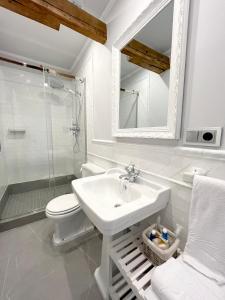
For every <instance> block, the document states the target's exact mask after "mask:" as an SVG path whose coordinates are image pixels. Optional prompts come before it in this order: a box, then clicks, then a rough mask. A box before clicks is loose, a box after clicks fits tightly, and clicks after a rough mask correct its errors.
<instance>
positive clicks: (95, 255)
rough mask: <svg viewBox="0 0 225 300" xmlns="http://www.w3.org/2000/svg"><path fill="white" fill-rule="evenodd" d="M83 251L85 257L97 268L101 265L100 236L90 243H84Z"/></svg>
mask: <svg viewBox="0 0 225 300" xmlns="http://www.w3.org/2000/svg"><path fill="white" fill-rule="evenodd" d="M81 249H82V251H83V252H84V253H85V255H87V256H88V257H89V258H90V259H91V260H92V262H93V263H94V264H95V266H96V267H98V266H99V265H100V263H101V251H102V239H101V237H100V235H96V236H94V237H93V238H92V239H90V240H89V241H87V242H85V243H83V244H82V245H81Z"/></svg>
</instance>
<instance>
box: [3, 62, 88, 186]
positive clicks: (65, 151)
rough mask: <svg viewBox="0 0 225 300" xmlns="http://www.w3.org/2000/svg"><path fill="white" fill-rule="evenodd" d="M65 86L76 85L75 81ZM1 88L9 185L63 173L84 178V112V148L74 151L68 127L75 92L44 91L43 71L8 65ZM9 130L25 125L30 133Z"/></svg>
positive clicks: (4, 147)
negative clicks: (11, 132) (81, 164)
mask: <svg viewBox="0 0 225 300" xmlns="http://www.w3.org/2000/svg"><path fill="white" fill-rule="evenodd" d="M64 84H65V85H67V86H68V87H69V88H72V89H74V87H72V86H70V85H72V84H74V83H72V82H71V81H64ZM0 90H1V94H0V109H1V125H0V127H1V131H2V136H3V137H2V139H3V151H4V153H5V161H6V162H7V169H8V184H12V183H19V182H26V181H32V180H39V179H47V178H49V174H50V175H51V176H63V175H69V174H74V172H75V174H76V175H77V176H79V175H80V164H78V161H79V160H82V161H83V159H84V158H83V156H84V150H83V149H84V143H85V140H84V126H83V118H84V116H83V115H82V116H81V123H82V126H81V137H82V141H81V145H80V148H81V149H80V151H78V153H76V154H74V152H73V146H74V138H73V136H72V132H71V131H70V130H69V128H70V127H71V126H72V119H73V116H74V109H73V108H74V106H73V105H74V101H75V100H74V98H73V97H74V96H72V95H71V94H70V93H66V92H64V91H63V90H57V89H51V88H46V90H45V92H44V88H43V75H42V74H41V73H40V72H28V71H26V70H25V69H16V68H13V67H11V66H10V67H9V66H3V65H1V66H0ZM9 129H24V130H25V133H24V134H9V132H8V130H9ZM52 144H53V151H52ZM76 150H77V149H75V151H76ZM80 153H82V155H80V156H79V154H80ZM0 155H1V153H0ZM78 156H79V157H78ZM81 156H82V157H81ZM77 164H78V166H77ZM75 167H76V168H75ZM2 169H3V168H2V167H0V170H1V173H2V172H4V171H2ZM53 172H54V174H53ZM1 175H2V174H1ZM2 177H3V175H2V176H0V178H1V181H2Z"/></svg>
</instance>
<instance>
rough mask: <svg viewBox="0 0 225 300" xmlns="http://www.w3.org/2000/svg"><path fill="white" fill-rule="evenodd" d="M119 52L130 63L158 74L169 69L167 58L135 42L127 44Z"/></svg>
mask: <svg viewBox="0 0 225 300" xmlns="http://www.w3.org/2000/svg"><path fill="white" fill-rule="evenodd" d="M121 52H122V53H123V54H126V55H127V56H128V57H129V61H130V62H132V63H134V64H136V65H139V66H141V67H142V68H145V69H148V70H151V71H153V72H156V73H158V74H160V73H162V72H164V71H166V70H168V69H169V68H170V59H169V57H168V56H166V55H164V54H161V53H160V52H158V51H156V50H154V49H152V48H150V47H148V46H146V45H144V44H142V43H141V42H139V41H137V40H132V41H131V42H129V43H128V44H127V45H126V46H125V47H124V48H123V49H122V50H121ZM160 70H161V71H160Z"/></svg>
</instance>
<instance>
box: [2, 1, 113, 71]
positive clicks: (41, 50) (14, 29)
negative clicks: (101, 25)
mask: <svg viewBox="0 0 225 300" xmlns="http://www.w3.org/2000/svg"><path fill="white" fill-rule="evenodd" d="M109 2H110V0H82V8H83V9H84V10H86V11H87V12H89V13H91V14H92V15H94V16H96V17H98V18H100V17H101V15H102V13H103V12H104V10H105V9H106V7H107V5H108V4H109ZM87 40H88V38H86V37H85V36H82V35H81V34H79V33H77V32H75V31H73V30H71V29H69V28H67V27H65V26H61V27H60V30H59V31H56V30H54V29H51V28H49V27H47V26H44V25H42V24H40V23H38V22H35V21H33V20H30V19H28V18H26V17H23V16H20V15H18V14H16V13H13V12H11V11H9V10H7V9H4V8H2V7H0V52H1V53H3V54H11V55H16V56H21V57H24V58H27V59H30V60H32V61H36V62H39V63H42V64H47V65H51V66H54V67H58V68H61V69H65V70H70V69H71V67H72V65H73V63H74V61H75V60H76V58H77V57H78V55H79V54H80V52H81V50H82V48H83V47H84V45H85V42H86V41H87Z"/></svg>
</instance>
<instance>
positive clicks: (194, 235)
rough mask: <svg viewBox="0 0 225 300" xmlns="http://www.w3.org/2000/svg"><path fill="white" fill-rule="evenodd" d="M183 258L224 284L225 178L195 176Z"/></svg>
mask: <svg viewBox="0 0 225 300" xmlns="http://www.w3.org/2000/svg"><path fill="white" fill-rule="evenodd" d="M183 260H184V261H185V262H186V263H188V264H189V265H191V266H192V267H193V268H195V269H196V270H197V271H198V272H200V273H202V274H204V275H205V276H207V277H209V278H211V279H214V280H216V282H217V283H218V284H225V181H222V180H219V179H215V178H209V177H205V176H195V179H194V186H193V192H192V201H191V209H190V221H189V233H188V239H187V244H186V247H185V250H184V254H183Z"/></svg>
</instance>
